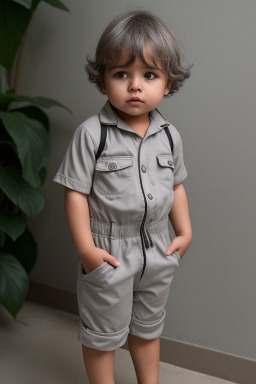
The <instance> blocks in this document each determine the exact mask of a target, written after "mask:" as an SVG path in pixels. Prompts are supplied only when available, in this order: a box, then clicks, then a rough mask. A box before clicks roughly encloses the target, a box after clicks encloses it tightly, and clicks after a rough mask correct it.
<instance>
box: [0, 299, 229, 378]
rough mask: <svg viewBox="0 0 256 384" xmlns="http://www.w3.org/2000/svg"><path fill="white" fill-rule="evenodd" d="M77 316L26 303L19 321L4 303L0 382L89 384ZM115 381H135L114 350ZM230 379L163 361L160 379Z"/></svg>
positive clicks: (123, 354)
mask: <svg viewBox="0 0 256 384" xmlns="http://www.w3.org/2000/svg"><path fill="white" fill-rule="evenodd" d="M77 322H78V318H77V316H75V315H72V314H69V313H66V312H62V311H59V310H56V309H53V308H50V307H47V306H43V305H39V304H35V303H31V302H26V303H25V304H24V306H23V308H22V310H21V311H20V313H19V314H18V317H17V320H16V321H15V320H13V319H12V317H11V316H10V315H9V314H8V313H7V311H5V309H4V308H2V307H0V382H1V384H46V383H47V384H88V383H89V382H88V380H87V377H86V373H85V370H84V366H83V360H82V353H81V346H80V344H79V342H78V341H77ZM115 380H116V384H136V377H135V373H134V369H133V365H132V362H131V358H130V355H129V352H127V351H125V350H123V349H120V350H118V351H117V352H116V363H115ZM228 383H229V384H230V383H231V382H229V381H226V380H221V379H218V378H215V377H212V376H207V375H204V374H200V373H197V372H193V371H190V370H187V369H183V368H180V367H176V366H174V365H170V364H166V363H160V384H228Z"/></svg>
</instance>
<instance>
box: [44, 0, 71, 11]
mask: <svg viewBox="0 0 256 384" xmlns="http://www.w3.org/2000/svg"><path fill="white" fill-rule="evenodd" d="M43 1H44V2H45V3H48V4H50V5H52V6H53V7H55V8H59V9H61V10H62V11H67V12H69V9H68V8H67V7H66V5H65V4H63V3H62V2H61V1H59V0H43Z"/></svg>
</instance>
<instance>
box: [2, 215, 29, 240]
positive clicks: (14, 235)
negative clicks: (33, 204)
mask: <svg viewBox="0 0 256 384" xmlns="http://www.w3.org/2000/svg"><path fill="white" fill-rule="evenodd" d="M0 229H1V230H2V231H3V232H5V233H6V234H7V235H8V236H10V238H11V239H12V240H13V241H15V240H17V239H18V237H20V236H21V235H22V233H23V232H24V231H25V229H26V225H25V221H24V220H23V219H22V217H20V216H19V215H15V214H12V213H3V212H0Z"/></svg>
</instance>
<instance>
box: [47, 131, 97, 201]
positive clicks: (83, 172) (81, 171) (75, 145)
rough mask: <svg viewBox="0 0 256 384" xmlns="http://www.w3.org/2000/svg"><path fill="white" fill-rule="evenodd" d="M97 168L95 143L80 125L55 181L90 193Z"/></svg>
mask: <svg viewBox="0 0 256 384" xmlns="http://www.w3.org/2000/svg"><path fill="white" fill-rule="evenodd" d="M94 169H95V145H94V142H93V140H92V138H91V136H90V134H89V133H88V131H87V130H86V129H85V128H84V127H83V126H79V127H78V128H77V129H76V131H75V133H74V135H73V137H72V140H71V142H70V144H69V147H68V149H67V152H66V154H65V156H64V159H63V161H62V163H61V166H60V168H59V170H58V172H57V174H56V175H55V177H54V179H53V181H54V182H56V183H59V184H62V185H64V186H65V187H68V188H71V189H74V190H75V191H78V192H82V193H86V194H89V193H90V191H91V187H92V180H93V175H94Z"/></svg>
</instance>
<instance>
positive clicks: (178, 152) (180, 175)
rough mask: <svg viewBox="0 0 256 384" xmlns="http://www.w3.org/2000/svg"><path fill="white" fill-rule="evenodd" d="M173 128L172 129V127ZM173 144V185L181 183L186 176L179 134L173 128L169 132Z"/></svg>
mask: <svg viewBox="0 0 256 384" xmlns="http://www.w3.org/2000/svg"><path fill="white" fill-rule="evenodd" d="M172 128H174V127H172ZM171 134H172V137H173V142H174V150H173V162H174V185H177V184H180V183H182V182H183V181H184V180H185V179H186V177H187V176H188V173H187V170H186V168H185V164H184V159H183V146H182V141H181V137H180V134H179V133H178V131H177V130H176V129H175V128H174V131H172V132H171Z"/></svg>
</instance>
